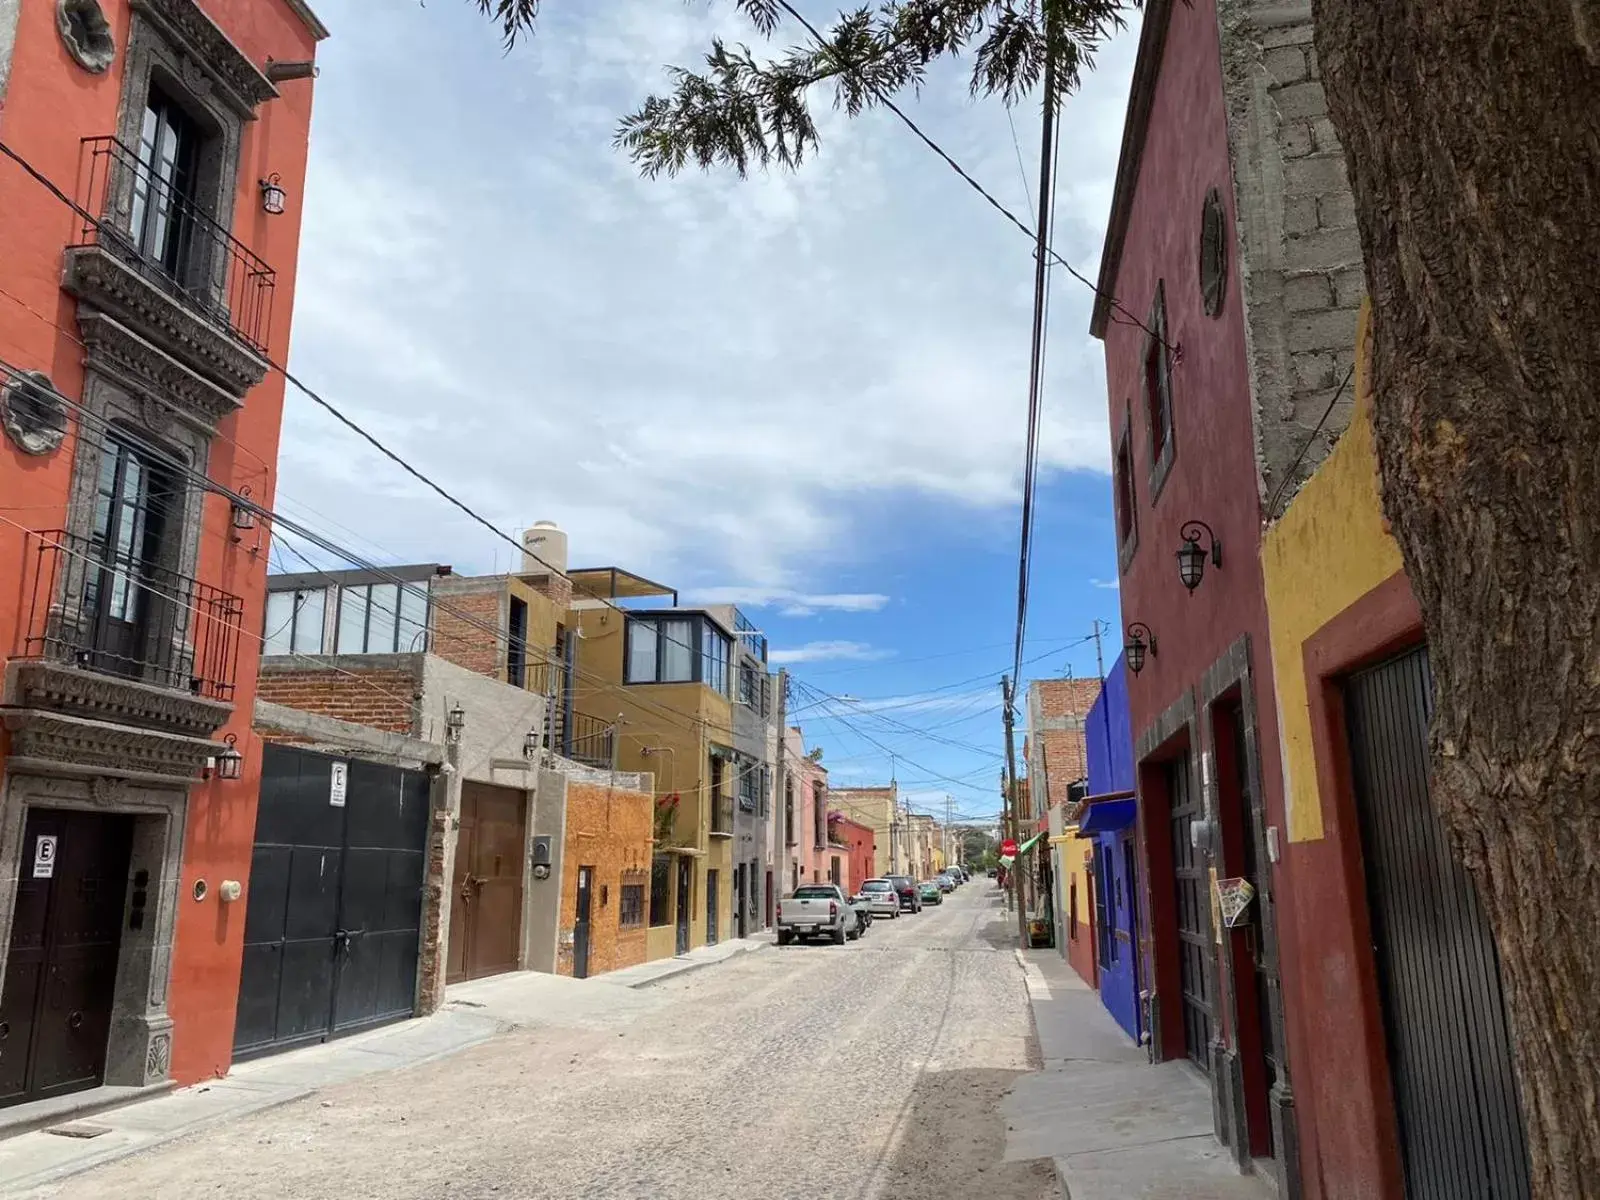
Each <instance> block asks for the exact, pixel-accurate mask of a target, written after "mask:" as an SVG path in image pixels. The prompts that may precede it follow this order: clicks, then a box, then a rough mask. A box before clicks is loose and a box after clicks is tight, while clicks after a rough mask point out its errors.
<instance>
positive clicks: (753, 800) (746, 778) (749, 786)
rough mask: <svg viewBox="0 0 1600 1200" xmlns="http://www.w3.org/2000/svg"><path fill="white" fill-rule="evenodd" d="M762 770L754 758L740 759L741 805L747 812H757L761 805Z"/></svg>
mask: <svg viewBox="0 0 1600 1200" xmlns="http://www.w3.org/2000/svg"><path fill="white" fill-rule="evenodd" d="M762 770H763V768H762V766H761V764H760V763H758V762H757V761H756V760H755V759H753V758H741V759H740V760H739V807H740V808H741V809H743V810H744V811H745V812H755V811H756V809H757V808H759V807H760V806H761V772H762Z"/></svg>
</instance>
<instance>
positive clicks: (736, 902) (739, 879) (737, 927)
mask: <svg viewBox="0 0 1600 1200" xmlns="http://www.w3.org/2000/svg"><path fill="white" fill-rule="evenodd" d="M733 929H734V936H735V937H743V936H744V864H743V863H740V864H738V865H737V866H736V867H734V868H733Z"/></svg>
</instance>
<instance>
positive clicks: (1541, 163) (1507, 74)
mask: <svg viewBox="0 0 1600 1200" xmlns="http://www.w3.org/2000/svg"><path fill="white" fill-rule="evenodd" d="M1313 6H1314V11H1315V18H1316V46H1317V51H1318V54H1319V57H1320V60H1321V64H1322V69H1323V74H1324V79H1325V86H1326V88H1327V92H1328V100H1329V106H1330V109H1331V112H1332V116H1333V122H1334V125H1335V128H1336V129H1337V131H1338V133H1339V137H1340V140H1341V142H1342V144H1343V146H1344V151H1345V157H1346V162H1347V165H1348V168H1349V175H1350V182H1351V185H1352V188H1353V189H1354V192H1355V198H1356V211H1357V218H1358V223H1359V226H1360V231H1361V241H1362V249H1363V251H1364V256H1365V260H1366V275H1367V287H1368V291H1369V293H1370V295H1371V298H1372V302H1373V313H1374V321H1373V332H1374V337H1373V364H1372V366H1373V379H1374V397H1375V404H1374V417H1375V422H1376V427H1377V442H1378V457H1379V462H1380V467H1381V473H1382V480H1383V498H1384V509H1385V513H1386V515H1387V516H1388V518H1389V520H1390V522H1391V525H1392V528H1393V530H1394V533H1395V535H1396V537H1397V538H1398V539H1399V542H1400V547H1401V550H1402V553H1403V555H1404V559H1405V565H1406V570H1407V573H1408V574H1409V576H1410V578H1411V583H1412V586H1413V588H1414V589H1415V591H1416V594H1417V598H1418V601H1419V602H1420V604H1421V607H1422V612H1423V619H1424V622H1425V624H1426V627H1427V633H1428V640H1429V650H1430V656H1431V658H1432V660H1433V668H1434V676H1435V679H1436V684H1437V699H1436V710H1435V715H1434V726H1433V733H1432V750H1433V784H1434V796H1435V801H1436V804H1437V806H1438V808H1439V811H1440V815H1441V817H1442V818H1443V820H1444V822H1445V825H1446V827H1447V829H1448V830H1449V831H1450V835H1451V839H1452V842H1453V843H1454V845H1455V846H1456V847H1457V849H1458V851H1459V852H1460V853H1461V855H1462V857H1463V859H1464V861H1465V862H1466V864H1467V866H1468V867H1469V869H1470V870H1471V872H1472V874H1473V877H1474V878H1475V880H1476V882H1477V884H1478V888H1479V891H1480V893H1481V895H1482V897H1483V900H1484V903H1485V907H1486V909H1487V911H1488V913H1489V917H1490V920H1491V922H1492V924H1493V926H1494V932H1495V937H1496V941H1497V943H1498V945H1499V948H1500V958H1501V972H1502V978H1503V982H1504V985H1505V992H1506V1001H1507V1006H1508V1009H1509V1014H1510V1021H1511V1027H1512V1036H1513V1039H1514V1041H1515V1048H1516V1056H1517V1074H1518V1081H1519V1084H1520V1087H1521V1092H1522V1108H1523V1118H1524V1122H1525V1124H1526V1128H1527V1133H1528V1149H1529V1156H1530V1159H1531V1169H1532V1177H1533V1191H1534V1195H1536V1196H1538V1197H1541V1198H1545V1197H1548V1198H1551V1200H1554V1198H1557V1197H1559V1198H1561V1200H1568V1198H1570V1197H1600V1017H1597V1015H1596V1012H1597V1009H1600V0H1313Z"/></svg>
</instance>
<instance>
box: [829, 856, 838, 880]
mask: <svg viewBox="0 0 1600 1200" xmlns="http://www.w3.org/2000/svg"><path fill="white" fill-rule="evenodd" d="M828 878H829V879H831V880H833V882H834V883H838V882H839V856H838V855H837V854H835V855H833V856H832V861H831V862H830V863H829V865H828Z"/></svg>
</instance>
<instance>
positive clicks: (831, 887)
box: [777, 883, 861, 946]
mask: <svg viewBox="0 0 1600 1200" xmlns="http://www.w3.org/2000/svg"><path fill="white" fill-rule="evenodd" d="M777 916H778V945H780V946H787V945H788V944H789V943H790V942H792V941H794V940H795V939H796V938H799V939H800V940H801V941H804V940H805V939H806V938H812V937H824V936H825V937H830V938H832V939H833V944H834V945H836V946H842V945H844V944H845V941H846V940H847V939H848V940H850V941H854V940H855V939H856V938H858V937H860V936H861V921H860V918H859V917H858V916H857V914H856V910H855V907H854V906H853V905H852V904H851V903H850V900H849V897H847V896H846V895H845V894H844V889H843V888H841V887H839V885H838V884H834V883H808V884H806V885H805V886H804V887H798V888H796V889H795V891H794V895H792V896H790V897H789V898H788V899H787V900H783V901H780V902H779V904H778V913H777Z"/></svg>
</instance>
